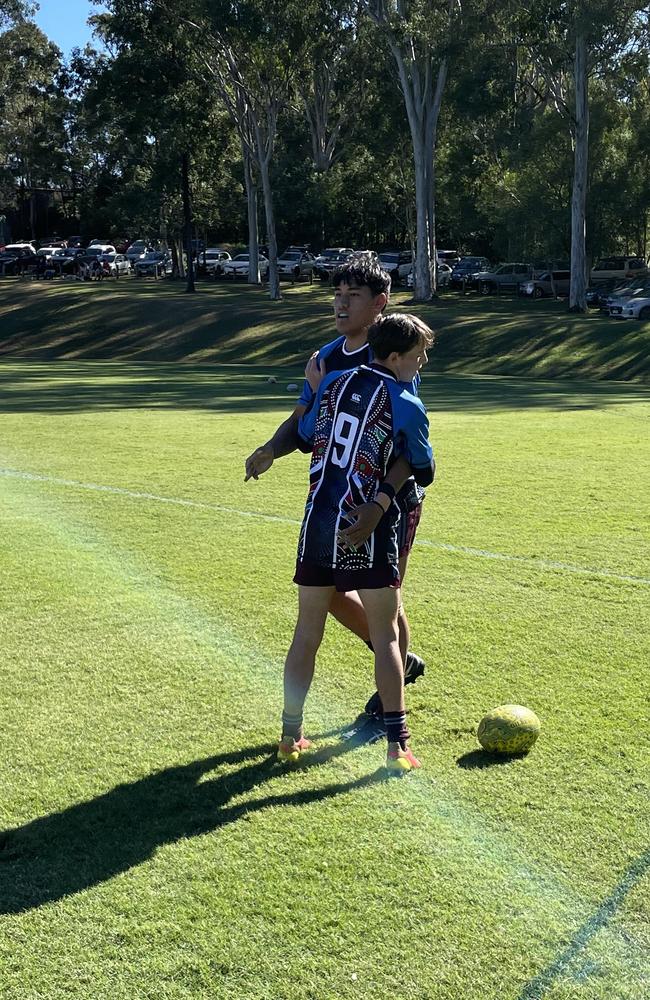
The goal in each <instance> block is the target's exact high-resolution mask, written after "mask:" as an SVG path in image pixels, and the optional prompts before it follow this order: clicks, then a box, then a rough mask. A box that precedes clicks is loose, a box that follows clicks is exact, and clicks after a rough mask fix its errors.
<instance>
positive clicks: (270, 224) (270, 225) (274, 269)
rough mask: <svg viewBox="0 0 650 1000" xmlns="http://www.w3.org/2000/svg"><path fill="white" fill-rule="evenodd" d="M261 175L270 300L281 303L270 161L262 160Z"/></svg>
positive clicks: (260, 165)
mask: <svg viewBox="0 0 650 1000" xmlns="http://www.w3.org/2000/svg"><path fill="white" fill-rule="evenodd" d="M259 167H260V175H261V177H262V191H263V193H264V215H265V218H266V234H267V239H268V242H269V298H271V299H273V300H274V301H276V302H279V301H280V299H281V298H282V291H281V290H280V276H279V274H278V241H277V239H276V236H275V215H274V212H273V192H272V191H271V178H270V176H269V161H268V159H266V157H265V158H260V164H259Z"/></svg>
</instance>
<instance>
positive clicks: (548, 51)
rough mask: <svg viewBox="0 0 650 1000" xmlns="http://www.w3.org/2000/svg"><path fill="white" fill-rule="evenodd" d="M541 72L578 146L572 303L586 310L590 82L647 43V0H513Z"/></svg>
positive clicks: (573, 307) (524, 39)
mask: <svg viewBox="0 0 650 1000" xmlns="http://www.w3.org/2000/svg"><path fill="white" fill-rule="evenodd" d="M511 11H512V17H513V21H514V23H515V25H517V27H518V32H519V36H520V41H521V44H522V45H524V46H525V47H526V48H527V50H528V52H529V54H530V58H531V61H532V65H533V72H534V75H535V76H536V78H537V80H538V81H540V82H541V83H542V84H543V86H544V87H545V90H546V94H547V95H548V99H549V101H550V102H551V104H552V106H553V107H554V108H555V110H556V112H557V113H558V114H559V115H560V116H561V118H562V119H563V120H564V121H565V123H566V125H567V127H568V129H569V134H570V137H571V142H572V147H573V183H572V191H571V292H570V298H569V309H570V310H571V311H572V312H585V311H586V309H587V305H586V284H587V233H586V219H587V194H588V186H589V132H590V98H589V91H590V86H591V85H592V83H593V82H594V81H596V80H601V81H602V80H605V79H607V78H608V77H610V76H611V75H612V74H614V73H615V72H616V70H617V67H618V66H619V65H620V63H621V61H622V60H624V59H626V58H627V57H628V55H629V53H630V52H631V51H633V50H634V48H635V47H636V46H637V45H639V44H641V43H642V40H643V43H645V35H646V29H647V19H648V11H647V5H646V4H645V3H643V2H641V0H618V2H617V3H615V4H611V3H609V2H608V0H540V2H536V3H535V4H534V6H530V7H528V6H526V5H523V4H520V3H514V4H513V5H511Z"/></svg>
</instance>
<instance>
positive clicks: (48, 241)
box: [38, 236, 67, 250]
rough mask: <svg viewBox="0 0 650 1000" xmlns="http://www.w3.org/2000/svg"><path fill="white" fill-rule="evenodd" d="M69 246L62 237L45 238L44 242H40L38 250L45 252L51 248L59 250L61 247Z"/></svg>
mask: <svg viewBox="0 0 650 1000" xmlns="http://www.w3.org/2000/svg"><path fill="white" fill-rule="evenodd" d="M66 245H67V241H66V240H63V239H61V237H60V236H45V237H43V239H42V240H39V241H38V249H39V250H45V249H48V248H50V247H53V248H54V249H58V248H59V247H64V246H66Z"/></svg>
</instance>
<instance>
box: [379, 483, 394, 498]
mask: <svg viewBox="0 0 650 1000" xmlns="http://www.w3.org/2000/svg"><path fill="white" fill-rule="evenodd" d="M377 493H383V494H384V495H385V496H387V497H388V499H389V500H391V501H392V500H394V499H395V487H394V486H391V484H390V483H380V484H379V487H378V489H377Z"/></svg>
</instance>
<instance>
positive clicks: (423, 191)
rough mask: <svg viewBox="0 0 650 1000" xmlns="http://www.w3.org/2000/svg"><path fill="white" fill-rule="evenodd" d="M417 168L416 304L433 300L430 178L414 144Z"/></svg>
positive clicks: (423, 153)
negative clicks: (429, 208)
mask: <svg viewBox="0 0 650 1000" xmlns="http://www.w3.org/2000/svg"><path fill="white" fill-rule="evenodd" d="M413 158H414V167H415V218H416V239H415V281H414V282H413V297H414V299H415V301H416V302H428V301H429V299H430V298H431V257H430V254H429V212H428V193H429V192H428V183H427V181H428V176H429V171H428V170H427V164H426V157H425V152H424V149H423V148H422V146H421V145H420V148H419V149H418V148H416V143H415V142H414V143H413Z"/></svg>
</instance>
